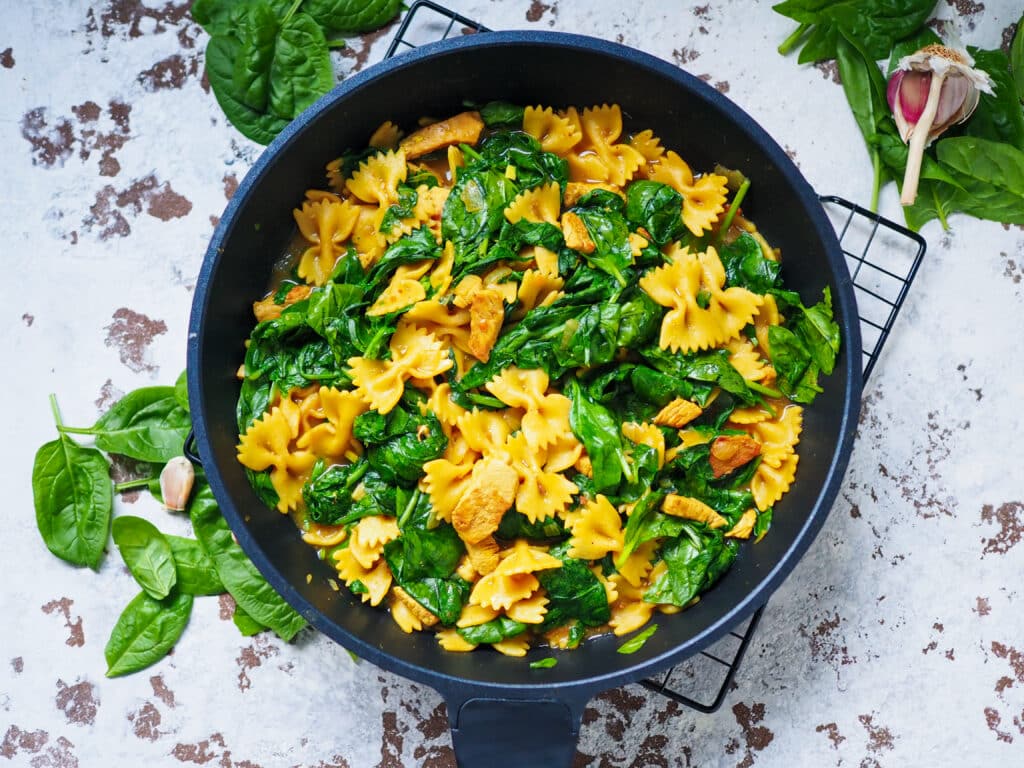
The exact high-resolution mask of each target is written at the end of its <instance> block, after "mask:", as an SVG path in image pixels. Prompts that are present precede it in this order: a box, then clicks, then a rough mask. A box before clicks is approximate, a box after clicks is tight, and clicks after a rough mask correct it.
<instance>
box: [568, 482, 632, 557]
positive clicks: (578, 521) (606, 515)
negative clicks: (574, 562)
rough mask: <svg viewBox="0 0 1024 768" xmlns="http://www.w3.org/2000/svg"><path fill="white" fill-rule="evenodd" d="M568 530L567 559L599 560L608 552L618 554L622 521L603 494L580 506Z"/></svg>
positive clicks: (621, 542)
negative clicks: (570, 535)
mask: <svg viewBox="0 0 1024 768" xmlns="http://www.w3.org/2000/svg"><path fill="white" fill-rule="evenodd" d="M570 527H571V529H572V538H571V539H569V544H570V548H569V553H568V554H569V557H578V558H580V559H581V560H600V559H601V558H602V557H604V556H605V555H607V554H608V553H610V552H620V551H622V544H623V536H624V534H623V531H622V518H621V517H620V516H619V510H617V509H616V508H615V506H614V505H613V504H612V503H611V502H610V501H608V499H607V498H606V497H605V496H604V495H603V494H598V495H597V498H596V499H595V500H594V501H588V502H587V503H586V504H585V505H583V507H582V508H581V509H580V510H579V511H578V512H577V513H576V514H574V515H573V519H572V522H571V525H570Z"/></svg>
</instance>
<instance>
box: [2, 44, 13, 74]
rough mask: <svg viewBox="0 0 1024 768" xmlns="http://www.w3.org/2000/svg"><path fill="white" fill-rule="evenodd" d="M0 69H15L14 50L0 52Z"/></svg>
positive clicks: (8, 49) (7, 49)
mask: <svg viewBox="0 0 1024 768" xmlns="http://www.w3.org/2000/svg"><path fill="white" fill-rule="evenodd" d="M0 67H3V68H4V69H14V49H13V48H5V49H4V50H3V51H0Z"/></svg>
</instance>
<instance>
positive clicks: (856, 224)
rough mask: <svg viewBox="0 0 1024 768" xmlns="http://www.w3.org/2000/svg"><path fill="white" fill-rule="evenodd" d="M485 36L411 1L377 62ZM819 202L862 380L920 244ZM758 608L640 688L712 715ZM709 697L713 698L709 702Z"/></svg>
mask: <svg viewBox="0 0 1024 768" xmlns="http://www.w3.org/2000/svg"><path fill="white" fill-rule="evenodd" d="M456 25H459V26H458V27H457V26H456ZM489 31H490V30H489V29H488V28H487V27H485V26H484V25H483V24H480V23H479V22H476V21H473V20H472V19H467V18H466V17H465V16H462V15H460V14H458V13H455V12H454V11H451V10H449V9H447V8H445V7H444V6H442V5H439V4H437V3H435V2H432V0H415V2H414V3H413V4H412V5H411V6H410V7H409V11H408V13H407V14H406V16H405V19H403V21H402V24H401V26H400V27H399V28H398V32H397V34H396V35H395V39H394V40H392V42H391V45H390V47H389V48H388V51H387V53H386V54H385V58H390V57H391V56H394V55H396V54H400V53H402V52H404V51H406V50H411V49H413V48H417V47H418V46H420V45H424V44H426V43H430V42H436V41H438V40H446V39H448V38H449V37H451V36H452V35H453V34H473V33H476V32H489ZM820 199H821V203H822V205H823V206H824V208H825V211H826V212H827V214H828V215H829V218H830V219H831V221H832V226H833V227H834V228H835V230H836V234H837V235H838V237H839V242H840V245H841V246H842V250H843V255H844V256H845V258H846V266H847V268H848V269H849V270H850V278H851V280H852V281H853V287H854V294H855V296H856V298H857V311H858V314H859V316H860V327H861V335H862V338H863V360H862V363H863V371H864V378H865V379H867V377H868V375H869V374H870V373H871V371H872V369H873V368H874V366H875V363H876V362H877V361H878V356H879V354H880V353H881V351H882V347H883V346H884V345H885V342H886V340H887V339H888V338H889V333H890V332H891V330H892V327H893V324H894V323H895V321H896V316H897V315H898V314H899V311H900V308H901V307H902V306H903V301H904V300H905V299H906V296H907V291H908V290H909V288H910V285H911V283H912V282H913V281H914V277H915V276H916V275H917V270H918V267H920V265H921V260H922V259H923V257H924V252H925V247H926V244H925V241H924V239H923V238H922V237H921V236H920V235H918V234H917V233H915V232H911V231H910V230H909V229H907V228H906V227H903V226H900V225H899V224H896V223H895V222H893V221H890V220H888V219H886V218H884V217H882V216H879V215H878V214H877V213H873V212H871V211H869V210H867V209H866V208H862V207H861V206H859V205H856V204H855V203H851V202H849V201H847V200H844V199H843V198H841V197H836V196H834V195H825V196H822V197H821V198H820ZM764 608H765V606H761V607H760V608H758V609H757V611H755V612H754V614H753V616H751V617H750V619H748V620H747V621H746V623H744V624H741V625H740V626H738V627H735V628H734V629H732V630H731V631H730V632H728V633H727V634H726V635H725V636H724V637H723V638H721V639H720V640H718V641H717V642H716V643H714V644H713V645H712V646H710V647H709V648H707V649H705V650H703V651H701V652H700V653H698V654H696V655H695V656H693V657H692V658H690V659H687V660H686V661H684V662H683V663H681V664H678V665H676V666H675V667H672V668H671V669H669V670H668V671H667V672H665V673H663V674H662V675H660V677H659V678H657V679H655V678H648V679H646V680H641V681H640V684H641V685H643V686H644V687H645V688H647V689H649V690H652V691H655V692H656V693H660V694H662V695H663V696H667V697H668V698H670V699H673V700H675V701H677V702H679V703H680V704H684V705H685V706H687V707H690V708H691V709H695V710H697V711H699V712H705V713H711V712H715V711H716V710H718V708H719V707H721V705H722V702H723V701H724V700H725V696H726V694H727V693H728V692H729V687H730V684H731V683H732V681H733V678H734V677H735V675H736V671H737V669H739V666H740V663H741V662H742V661H743V656H744V654H745V653H746V651H747V648H748V647H749V646H750V642H751V640H752V639H753V637H754V634H755V632H756V629H757V625H758V622H759V621H760V619H761V615H762V613H763V612H764ZM709 692H714V695H713V696H712V697H711V698H710V701H709V700H708V697H707V694H708V693H709Z"/></svg>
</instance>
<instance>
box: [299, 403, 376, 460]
mask: <svg viewBox="0 0 1024 768" xmlns="http://www.w3.org/2000/svg"><path fill="white" fill-rule="evenodd" d="M316 398H317V400H318V401H319V405H320V409H319V410H320V415H322V417H323V418H324V419H325V421H324V422H322V423H320V424H317V425H316V426H313V427H311V428H310V429H308V430H307V431H303V432H302V434H300V435H299V437H298V440H297V441H296V446H297V447H298V448H301V449H303V450H309V451H311V452H312V453H314V454H316V455H317V456H322V457H323V458H325V459H330V460H331V461H333V462H335V463H339V462H342V461H344V460H345V459H346V454H347V453H348V452H349V451H350V450H353V449H358V448H359V445H358V443H354V442H353V440H352V424H353V422H354V421H355V419H356V417H357V416H358V415H359V414H361V413H364V412H365V411H366V409H367V405H366V402H365V401H364V400H363V399H362V398H361V397H360V396H359V395H358V394H357V393H355V392H349V391H340V390H338V389H335V388H334V387H321V388H320V390H319V391H318V392H317V393H316ZM309 399H312V398H309ZM357 452H358V451H357Z"/></svg>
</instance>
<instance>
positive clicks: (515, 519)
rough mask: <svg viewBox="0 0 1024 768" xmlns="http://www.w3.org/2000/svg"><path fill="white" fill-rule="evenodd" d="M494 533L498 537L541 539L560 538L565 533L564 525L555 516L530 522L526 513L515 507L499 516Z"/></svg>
mask: <svg viewBox="0 0 1024 768" xmlns="http://www.w3.org/2000/svg"><path fill="white" fill-rule="evenodd" d="M494 535H495V536H496V537H497V538H499V539H507V540H511V539H519V538H524V539H534V540H537V541H543V540H550V539H562V538H565V536H566V535H567V533H566V530H565V525H564V524H563V523H562V521H561V520H560V519H558V518H557V517H549V518H546V519H544V520H538V521H537V522H535V523H531V522H530V519H529V518H528V517H527V516H526V515H524V514H522V513H521V512H517V511H516V510H515V509H510V510H509V511H508V512H506V513H505V515H504V516H503V517H502V518H501V523H500V524H499V525H498V530H497V531H495V532H494Z"/></svg>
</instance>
